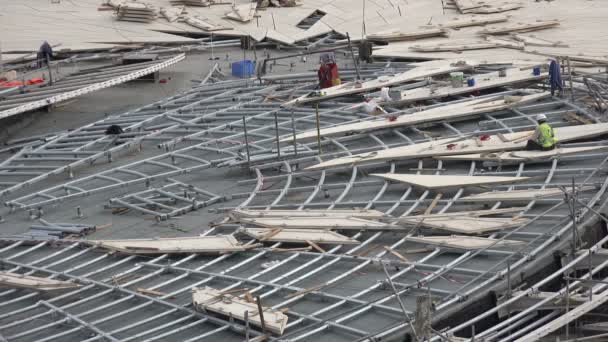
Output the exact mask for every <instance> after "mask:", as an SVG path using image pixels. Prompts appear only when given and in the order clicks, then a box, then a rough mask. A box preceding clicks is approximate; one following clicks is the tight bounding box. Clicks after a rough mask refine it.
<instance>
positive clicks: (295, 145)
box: [291, 109, 298, 158]
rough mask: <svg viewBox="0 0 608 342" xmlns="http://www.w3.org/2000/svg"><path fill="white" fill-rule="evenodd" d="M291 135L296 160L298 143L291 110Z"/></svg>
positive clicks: (294, 120)
mask: <svg viewBox="0 0 608 342" xmlns="http://www.w3.org/2000/svg"><path fill="white" fill-rule="evenodd" d="M291 134H292V135H293V154H294V156H295V157H296V158H298V142H297V140H296V119H295V116H294V114H293V109H292V110H291Z"/></svg>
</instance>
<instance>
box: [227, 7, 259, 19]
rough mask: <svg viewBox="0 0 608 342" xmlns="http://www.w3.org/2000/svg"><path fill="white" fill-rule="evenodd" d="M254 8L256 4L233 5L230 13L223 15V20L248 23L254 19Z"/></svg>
mask: <svg viewBox="0 0 608 342" xmlns="http://www.w3.org/2000/svg"><path fill="white" fill-rule="evenodd" d="M256 7H257V6H256V4H245V5H233V6H232V9H231V10H230V12H228V13H226V14H224V18H226V19H232V20H236V21H240V22H242V23H246V22H249V21H251V20H253V18H255V12H256Z"/></svg>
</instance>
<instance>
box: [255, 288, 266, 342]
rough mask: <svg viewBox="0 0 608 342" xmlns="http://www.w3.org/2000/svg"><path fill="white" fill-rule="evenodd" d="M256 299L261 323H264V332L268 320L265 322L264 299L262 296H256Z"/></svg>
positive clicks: (264, 331)
mask: <svg viewBox="0 0 608 342" xmlns="http://www.w3.org/2000/svg"><path fill="white" fill-rule="evenodd" d="M255 301H256V302H257V304H258V313H259V314H260V324H261V325H262V332H263V333H264V334H265V333H266V322H264V310H262V300H261V299H260V296H256V297H255Z"/></svg>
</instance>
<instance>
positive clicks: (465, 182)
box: [370, 173, 530, 189]
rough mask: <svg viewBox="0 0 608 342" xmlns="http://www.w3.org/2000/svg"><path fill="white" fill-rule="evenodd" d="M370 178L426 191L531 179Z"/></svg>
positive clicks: (400, 175)
mask: <svg viewBox="0 0 608 342" xmlns="http://www.w3.org/2000/svg"><path fill="white" fill-rule="evenodd" d="M370 176H374V177H380V178H383V179H386V180H391V181H396V182H400V183H406V184H409V185H412V186H417V187H421V188H425V189H441V188H450V187H459V188H460V187H466V186H477V185H487V184H512V183H517V182H524V181H526V180H528V179H530V177H500V176H449V175H416V174H404V173H372V174H370Z"/></svg>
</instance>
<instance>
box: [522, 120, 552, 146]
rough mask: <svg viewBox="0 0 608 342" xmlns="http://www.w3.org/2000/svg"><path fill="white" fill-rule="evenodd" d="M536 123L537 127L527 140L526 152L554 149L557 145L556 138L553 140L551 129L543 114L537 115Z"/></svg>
mask: <svg viewBox="0 0 608 342" xmlns="http://www.w3.org/2000/svg"><path fill="white" fill-rule="evenodd" d="M536 121H537V122H538V126H537V127H536V129H535V130H534V133H533V134H532V136H531V137H530V139H529V140H528V144H527V145H526V150H528V151H533V150H540V151H549V150H552V149H554V148H555V145H556V144H557V138H555V134H554V133H553V128H552V127H551V126H550V125H549V124H548V123H547V116H546V115H545V114H538V115H537V116H536Z"/></svg>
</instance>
